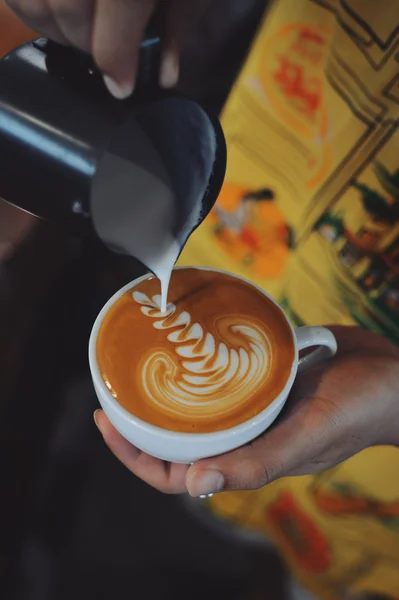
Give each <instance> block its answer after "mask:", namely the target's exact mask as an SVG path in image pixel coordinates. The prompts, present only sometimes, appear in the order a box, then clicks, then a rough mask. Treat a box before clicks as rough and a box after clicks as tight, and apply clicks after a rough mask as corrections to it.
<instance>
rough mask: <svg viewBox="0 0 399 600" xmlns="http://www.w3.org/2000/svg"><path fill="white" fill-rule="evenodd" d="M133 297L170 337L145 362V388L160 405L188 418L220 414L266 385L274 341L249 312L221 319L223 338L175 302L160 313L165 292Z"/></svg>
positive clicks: (145, 313) (219, 322) (143, 365)
mask: <svg viewBox="0 0 399 600" xmlns="http://www.w3.org/2000/svg"><path fill="white" fill-rule="evenodd" d="M133 298H134V300H135V302H137V303H138V304H139V305H141V312H142V313H143V315H145V316H146V317H149V318H151V319H153V321H154V323H153V327H154V328H155V329H158V330H162V331H165V338H166V339H167V340H168V342H170V344H169V345H168V346H166V345H165V348H163V349H162V350H155V351H154V352H151V353H148V354H147V355H146V357H145V359H144V361H143V364H142V365H140V374H141V377H142V382H143V387H144V390H145V392H146V394H147V396H148V398H150V399H151V401H152V402H153V403H154V404H155V405H157V406H158V407H159V408H162V409H163V410H168V411H169V412H170V413H172V414H176V415H177V414H180V415H186V416H187V417H189V416H190V415H193V414H195V415H196V416H200V415H201V414H203V415H205V416H207V417H209V416H211V415H212V416H221V415H223V414H224V413H226V412H229V411H231V410H232V408H235V407H237V406H238V405H240V404H242V403H244V402H245V401H246V400H247V398H249V397H251V396H252V395H253V394H254V393H255V392H256V391H257V390H258V389H259V388H260V387H261V386H262V385H264V383H265V381H266V379H267V376H268V372H269V371H270V367H271V348H270V341H269V339H268V336H267V333H266V331H264V330H263V329H262V327H261V326H260V325H258V324H257V323H255V322H253V321H252V320H251V319H250V318H249V317H245V316H243V317H235V316H233V317H224V318H223V317H221V318H220V319H218V321H216V324H215V327H216V329H218V333H219V336H220V337H221V338H222V339H224V341H223V342H218V341H217V340H216V339H215V335H213V334H212V333H211V332H209V331H206V329H205V328H204V327H203V326H201V325H200V324H199V323H195V322H193V319H192V317H191V315H190V313H189V312H187V311H183V312H179V311H178V310H177V309H176V306H175V305H174V304H170V305H169V306H168V308H167V311H166V313H163V312H161V310H160V306H161V296H158V295H156V296H153V298H152V299H150V298H149V297H148V296H146V295H145V294H143V293H142V292H133ZM218 325H219V327H218Z"/></svg>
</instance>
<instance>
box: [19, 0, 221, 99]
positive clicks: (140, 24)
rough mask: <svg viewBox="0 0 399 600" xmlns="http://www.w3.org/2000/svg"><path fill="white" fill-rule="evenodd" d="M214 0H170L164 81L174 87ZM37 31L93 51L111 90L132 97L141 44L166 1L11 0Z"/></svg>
mask: <svg viewBox="0 0 399 600" xmlns="http://www.w3.org/2000/svg"><path fill="white" fill-rule="evenodd" d="M208 2H209V0H189V1H188V0H170V2H168V3H167V7H168V8H167V10H165V11H164V12H165V14H164V15H163V18H162V23H163V27H162V28H163V32H162V33H163V42H164V52H163V61H162V66H161V73H160V81H161V84H162V85H163V86H164V87H172V86H174V85H175V84H176V83H177V80H178V76H179V54H180V51H181V49H182V47H183V45H184V44H185V42H186V40H187V38H188V36H189V34H190V31H191V30H192V28H193V27H194V26H195V25H196V23H197V21H198V20H199V19H200V17H201V15H202V13H203V11H204V10H205V7H206V5H207V4H208ZM7 3H8V4H9V5H10V6H11V8H12V9H13V10H14V11H15V12H16V13H17V15H18V16H19V17H20V18H21V19H22V20H23V21H24V22H25V23H26V24H27V25H28V26H29V27H31V28H32V29H34V30H35V31H38V32H40V33H42V34H44V35H46V36H47V37H50V38H52V39H54V40H56V41H58V42H60V43H61V44H70V45H73V46H76V47H77V48H80V49H81V50H84V51H85V52H90V53H92V54H93V56H94V58H95V60H96V62H97V64H98V66H99V68H100V69H101V70H102V72H103V73H104V75H105V81H106V84H107V86H108V88H109V89H110V91H111V93H112V94H113V95H115V96H116V97H118V98H126V97H127V96H129V95H130V94H131V93H132V91H133V89H134V84H135V78H136V73H137V57H138V47H139V45H140V42H141V40H142V38H143V35H144V32H145V30H146V27H147V25H148V22H149V21H150V19H151V17H152V16H153V14H154V12H155V11H156V10H157V9H158V5H159V7H161V8H162V1H161V0H7Z"/></svg>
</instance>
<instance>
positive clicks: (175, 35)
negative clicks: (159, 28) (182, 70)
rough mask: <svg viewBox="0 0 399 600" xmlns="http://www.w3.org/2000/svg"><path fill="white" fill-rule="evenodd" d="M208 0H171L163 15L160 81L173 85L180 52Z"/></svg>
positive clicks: (162, 83) (165, 85) (176, 75)
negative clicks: (163, 28) (163, 27)
mask: <svg viewBox="0 0 399 600" xmlns="http://www.w3.org/2000/svg"><path fill="white" fill-rule="evenodd" d="M208 3H209V0H194V1H190V2H188V1H187V0H172V1H171V4H170V7H169V9H168V10H167V12H166V15H165V30H164V49H163V58H162V64H161V73H160V83H161V85H162V86H163V87H165V88H170V87H174V86H175V85H176V84H177V82H178V79H179V65H180V52H181V50H182V49H183V47H184V46H185V44H186V43H187V40H188V38H189V36H190V33H191V32H192V30H193V29H194V28H195V26H196V25H197V23H198V22H199V20H200V18H201V16H202V15H203V13H204V12H205V8H206V6H207V5H208Z"/></svg>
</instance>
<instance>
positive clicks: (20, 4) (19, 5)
mask: <svg viewBox="0 0 399 600" xmlns="http://www.w3.org/2000/svg"><path fill="white" fill-rule="evenodd" d="M9 5H10V6H11V8H14V9H17V10H18V11H19V12H20V13H21V14H23V15H24V16H26V17H27V18H28V19H31V20H33V21H36V20H41V19H43V17H45V16H47V15H48V10H47V8H46V4H45V3H44V1H43V0H18V1H16V0H12V1H11V0H10V1H9Z"/></svg>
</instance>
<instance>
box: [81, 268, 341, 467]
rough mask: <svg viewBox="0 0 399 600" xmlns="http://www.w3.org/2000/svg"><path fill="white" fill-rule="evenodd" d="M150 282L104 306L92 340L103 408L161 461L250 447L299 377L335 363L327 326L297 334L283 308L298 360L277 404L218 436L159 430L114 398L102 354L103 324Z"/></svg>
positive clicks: (121, 429)
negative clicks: (302, 353)
mask: <svg viewBox="0 0 399 600" xmlns="http://www.w3.org/2000/svg"><path fill="white" fill-rule="evenodd" d="M182 268H184V267H182ZM201 270H210V271H215V272H216V273H223V274H225V275H230V276H231V277H236V278H237V279H241V280H242V281H246V280H244V279H242V278H241V277H237V276H235V275H232V274H231V273H226V272H225V271H218V270H217V269H201ZM148 277H151V275H145V276H144V277H140V278H139V279H136V280H135V281H133V282H132V283H130V284H128V285H126V286H125V287H124V288H122V289H121V290H120V291H119V292H117V293H116V294H115V295H114V296H113V297H112V298H111V300H110V301H109V302H107V304H106V305H105V306H104V308H103V310H102V311H101V312H100V314H99V315H98V317H97V320H96V322H95V324H94V327H93V330H92V333H91V336H90V342H89V362H90V370H91V374H92V378H93V383H94V389H95V391H96V394H97V396H98V399H99V401H100V404H101V406H102V408H103V410H104V412H105V414H106V415H107V417H108V418H109V420H110V421H111V423H112V424H113V425H114V427H115V428H116V429H117V430H118V431H119V433H120V434H121V435H122V436H123V437H124V438H126V439H127V440H128V441H129V442H131V443H132V444H133V445H134V446H136V447H137V448H139V449H140V450H142V451H143V452H146V453H147V454H150V455H152V456H155V457H156V458H159V459H161V460H165V461H170V462H176V463H183V464H190V463H193V462H196V461H197V460H200V459H201V458H208V457H211V456H216V455H219V454H223V453H225V452H229V451H230V450H234V449H235V448H239V447H240V446H243V445H244V444H247V443H248V442H250V441H251V440H253V439H255V438H256V437H258V436H259V435H260V434H261V433H263V432H264V431H265V430H266V429H267V428H268V427H270V425H271V424H272V423H273V422H274V421H275V420H276V418H277V417H278V415H279V414H280V412H281V410H282V408H283V407H284V404H285V403H286V401H287V398H288V395H289V393H290V391H291V389H292V386H293V384H294V381H295V377H296V375H297V373H298V372H302V371H303V370H305V369H309V368H311V367H313V366H315V365H316V364H318V363H319V362H321V361H323V360H326V359H328V358H331V357H332V356H334V355H335V353H336V351H337V342H336V339H335V337H334V335H333V334H332V333H331V331H329V330H328V329H325V328H324V327H301V328H299V329H296V330H294V329H293V327H292V325H291V323H290V322H289V320H288V318H287V317H286V315H285V314H284V312H283V310H282V309H281V308H280V307H278V308H279V310H280V313H281V318H282V319H284V320H285V321H286V322H287V323H288V325H289V327H290V329H291V332H292V339H293V343H294V346H295V358H294V361H293V362H292V365H291V372H290V376H289V377H288V380H287V382H286V384H285V386H284V389H283V391H282V392H281V393H280V394H279V395H278V396H277V397H276V398H275V399H274V400H273V402H271V404H269V405H268V406H267V407H266V408H264V409H263V410H262V411H261V412H260V413H259V414H258V415H256V416H255V417H253V418H251V419H250V420H249V421H244V422H243V423H241V424H240V425H237V426H235V427H233V428H231V429H226V430H224V431H217V432H214V433H179V432H175V431H168V430H166V429H161V428H160V427H155V426H154V425H150V424H149V423H146V422H144V421H142V420H141V419H138V418H137V417H135V416H134V415H132V414H130V413H129V412H128V411H127V410H125V409H124V408H123V407H122V406H121V405H120V404H119V403H118V401H117V400H116V399H115V398H114V397H113V396H112V394H111V393H110V391H109V390H108V388H107V387H106V385H105V383H104V380H103V378H102V377H101V373H100V370H99V367H98V363H97V352H96V346H97V337H98V333H99V330H100V327H101V324H102V322H103V319H104V317H105V315H106V314H107V313H108V311H109V309H110V308H111V306H112V305H113V304H115V302H117V301H118V300H119V298H120V297H121V296H122V295H123V294H125V293H126V292H128V291H130V290H133V289H134V288H135V287H136V286H137V285H138V284H139V283H141V282H142V281H144V280H145V279H147V278H148ZM246 283H248V284H249V285H252V286H253V284H252V283H251V282H249V281H246ZM253 287H255V288H256V289H258V290H259V291H260V292H261V293H262V294H263V295H264V296H265V297H266V298H268V299H269V300H271V301H272V302H273V303H274V304H276V306H278V304H277V303H276V302H275V301H274V300H273V298H271V297H270V296H269V295H268V294H266V292H264V291H263V290H262V289H260V288H258V287H257V286H253ZM312 346H317V347H318V348H317V349H316V350H314V351H313V352H311V353H309V354H307V355H306V356H305V357H304V358H299V352H300V351H301V350H304V349H305V348H310V347H312Z"/></svg>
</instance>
